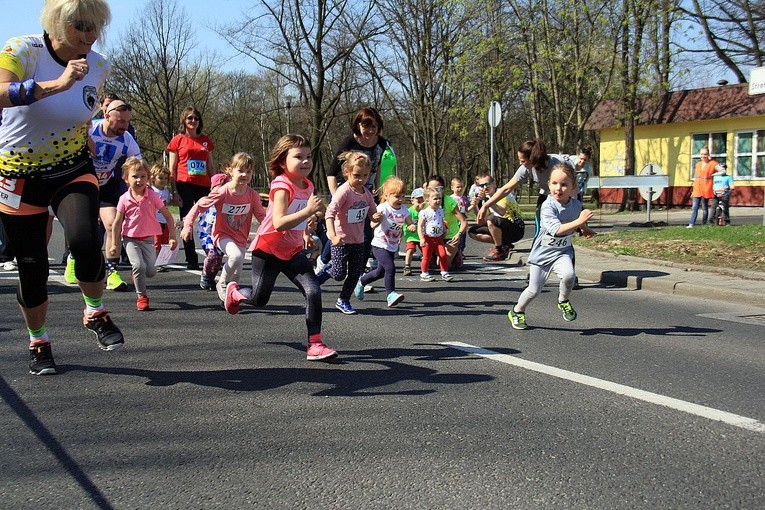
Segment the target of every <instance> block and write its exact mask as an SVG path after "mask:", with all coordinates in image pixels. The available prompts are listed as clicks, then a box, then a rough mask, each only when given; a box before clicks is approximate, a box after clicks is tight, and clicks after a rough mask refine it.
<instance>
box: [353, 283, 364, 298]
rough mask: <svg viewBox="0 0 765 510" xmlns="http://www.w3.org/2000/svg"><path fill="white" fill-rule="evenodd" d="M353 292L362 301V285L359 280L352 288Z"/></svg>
mask: <svg viewBox="0 0 765 510" xmlns="http://www.w3.org/2000/svg"><path fill="white" fill-rule="evenodd" d="M353 293H354V294H356V297H357V298H358V300H359V301H364V286H363V285H361V282H358V283H357V284H356V288H355V289H353Z"/></svg>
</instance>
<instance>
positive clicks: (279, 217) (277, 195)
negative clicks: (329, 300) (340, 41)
mask: <svg viewBox="0 0 765 510" xmlns="http://www.w3.org/2000/svg"><path fill="white" fill-rule="evenodd" d="M269 167H270V171H271V176H272V177H273V180H272V181H271V191H270V193H269V197H268V198H269V200H268V210H267V211H266V217H265V219H264V220H263V222H262V223H261V224H260V227H259V228H258V231H257V233H256V234H255V239H253V241H252V244H251V245H250V250H252V287H242V288H240V287H239V285H237V284H236V283H235V282H231V283H229V284H228V286H227V289H226V301H225V306H226V310H227V311H228V312H229V313H231V314H236V313H237V312H238V311H239V304H240V303H241V302H242V301H246V302H247V303H250V304H251V305H254V306H256V307H263V306H265V305H266V304H268V300H269V298H270V297H271V292H272V291H273V290H274V285H275V283H276V277H277V276H279V273H284V275H285V276H286V277H287V278H289V279H290V281H291V282H292V283H294V284H295V286H296V287H297V288H298V289H299V290H300V292H301V293H302V294H303V296H304V297H305V299H306V313H305V322H306V326H307V328H308V352H307V355H306V358H307V359H308V360H311V361H326V360H329V359H332V358H334V357H336V356H337V352H336V351H335V350H334V349H330V348H329V347H327V346H326V345H324V342H323V341H322V338H321V287H319V285H318V284H317V283H316V276H315V275H314V273H313V267H312V265H311V263H310V262H309V261H308V258H307V257H306V256H305V255H304V254H303V253H302V250H303V248H304V247H305V246H308V247H312V245H313V239H312V238H311V236H310V235H309V233H310V232H311V231H313V230H314V229H315V228H316V224H317V222H318V221H319V216H318V215H319V214H322V213H323V212H324V204H322V203H321V200H319V198H318V197H317V196H316V195H314V194H313V189H314V188H313V183H312V182H311V181H309V180H308V179H307V177H308V174H310V173H311V169H312V168H313V161H312V160H311V146H310V145H309V144H308V140H306V139H305V138H303V137H302V136H300V135H294V134H293V135H285V136H283V137H281V138H280V139H279V141H278V142H276V145H275V146H274V149H273V150H272V151H271V158H270V163H269Z"/></svg>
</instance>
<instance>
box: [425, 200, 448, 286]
mask: <svg viewBox="0 0 765 510" xmlns="http://www.w3.org/2000/svg"><path fill="white" fill-rule="evenodd" d="M442 201H443V195H442V194H441V192H440V191H438V190H436V189H434V188H428V189H427V190H425V202H426V203H427V204H428V206H427V207H426V208H425V209H423V210H422V211H420V217H419V218H418V220H417V232H418V234H419V235H420V246H421V247H422V261H421V262H420V269H421V271H422V272H421V273H420V280H422V281H425V282H432V281H433V276H431V274H430V260H431V259H432V258H433V255H434V253H435V254H437V255H438V265H439V267H440V268H441V278H442V279H443V280H444V281H445V282H450V281H452V279H454V277H453V276H452V275H450V274H449V271H448V268H449V266H448V264H449V262H448V258H447V255H446V243H445V242H444V235H445V234H446V223H445V222H444V209H443V208H442V207H441V202H442Z"/></svg>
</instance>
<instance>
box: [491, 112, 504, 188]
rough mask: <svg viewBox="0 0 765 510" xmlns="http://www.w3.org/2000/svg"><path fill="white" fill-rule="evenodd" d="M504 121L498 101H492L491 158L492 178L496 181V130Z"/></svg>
mask: <svg viewBox="0 0 765 510" xmlns="http://www.w3.org/2000/svg"><path fill="white" fill-rule="evenodd" d="M501 120H502V108H501V107H500V106H499V103H498V102H496V101H492V102H491V104H489V131H490V133H491V135H490V137H491V150H490V154H489V157H490V158H491V165H490V167H491V178H492V179H494V128H495V127H497V126H499V123H500V121H501Z"/></svg>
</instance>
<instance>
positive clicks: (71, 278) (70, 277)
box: [64, 255, 77, 284]
mask: <svg viewBox="0 0 765 510" xmlns="http://www.w3.org/2000/svg"><path fill="white" fill-rule="evenodd" d="M64 280H65V281H66V283H72V284H74V283H77V276H76V275H75V274H74V259H73V258H72V256H71V255H69V256H68V257H67V258H66V269H65V270H64Z"/></svg>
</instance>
